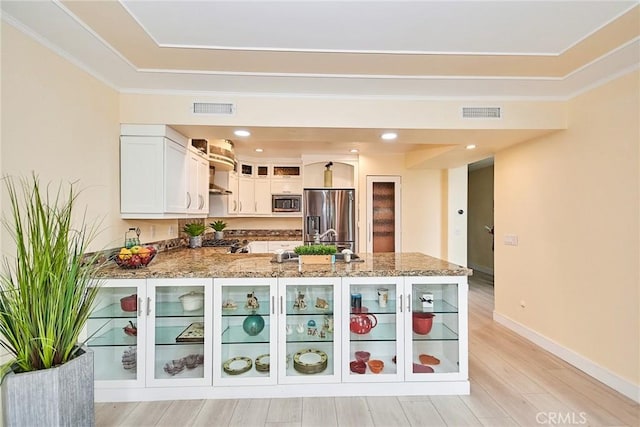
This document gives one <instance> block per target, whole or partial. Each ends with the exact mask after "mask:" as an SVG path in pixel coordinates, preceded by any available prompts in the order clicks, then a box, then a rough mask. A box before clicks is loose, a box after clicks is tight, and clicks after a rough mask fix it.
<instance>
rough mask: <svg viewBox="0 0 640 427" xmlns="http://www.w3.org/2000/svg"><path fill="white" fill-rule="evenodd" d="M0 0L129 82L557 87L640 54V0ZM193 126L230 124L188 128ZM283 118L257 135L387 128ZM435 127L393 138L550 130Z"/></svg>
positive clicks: (336, 87) (56, 46) (504, 89)
mask: <svg viewBox="0 0 640 427" xmlns="http://www.w3.org/2000/svg"><path fill="white" fill-rule="evenodd" d="M0 4H1V7H2V18H3V20H4V21H5V22H7V23H10V24H11V25H14V26H15V27H17V28H18V29H20V30H22V31H23V32H25V33H27V34H29V35H31V36H32V37H34V38H36V39H37V40H39V41H40V42H41V43H43V44H45V45H46V46H48V47H50V48H51V49H53V50H55V51H56V52H58V53H60V54H61V55H63V56H64V57H66V58H68V59H69V60H71V61H72V62H73V63H75V64H76V65H78V66H80V67H81V68H83V69H85V70H87V71H88V72H90V73H91V74H93V75H94V76H96V77H97V78H99V79H101V80H102V81H104V82H105V83H107V84H108V85H110V86H112V87H114V88H115V89H117V90H119V91H122V92H144V93H199V94H208V93H220V94H224V93H226V94H244V93H246V94H264V95H290V94H295V96H323V97H324V96H329V97H384V98H397V99H416V98H424V99H439V98H448V99H451V98H461V99H512V100H513V99H549V100H562V99H568V98H570V97H572V96H574V95H575V94H577V93H580V92H581V91H583V90H585V89H586V88H589V87H593V86H594V85H597V84H599V83H601V82H603V81H607V80H609V79H611V78H612V77H615V76H617V75H621V74H623V73H626V72H629V71H630V70H632V69H637V68H638V66H639V64H640V6H639V5H638V1H636V0H629V1H627V0H608V1H297V2H292V1H281V2H277V1H67V0H61V1H44V0H43V1H6V0H3V1H2V2H1V3H0ZM198 129H199V132H198V133H200V134H206V135H211V136H209V137H220V138H228V137H229V136H228V135H229V134H230V132H231V131H232V128H231V127H207V128H204V127H200V128H195V129H194V128H193V127H185V128H184V129H183V131H185V132H186V131H189V132H192V131H193V132H197V131H198ZM279 129H280V131H279V132H277V131H274V130H273V129H272V130H270V131H269V132H268V133H266V132H265V135H264V137H263V138H260V137H259V135H260V134H261V133H263V132H264V129H256V132H254V135H253V136H252V142H251V144H262V143H272V144H273V146H274V148H275V147H276V146H277V143H276V141H280V144H281V145H283V150H286V147H287V141H291V140H292V138H297V139H298V142H300V143H301V144H298V145H300V146H301V147H305V146H306V147H309V146H313V147H314V148H313V149H314V150H315V151H316V152H323V151H327V152H330V151H332V150H335V147H336V145H338V144H339V141H342V142H344V144H347V143H349V142H351V143H352V144H355V145H358V144H359V145H360V147H358V148H360V149H363V148H364V149H366V147H367V145H365V146H364V147H363V146H362V143H364V142H370V139H371V140H373V138H377V136H378V135H379V130H377V129H364V130H358V129H351V130H345V131H344V132H342V131H341V133H340V135H339V137H337V136H336V135H334V134H331V133H330V132H328V130H326V129H324V130H323V129H321V128H308V129H306V130H305V129H300V130H298V131H296V130H295V128H279ZM309 129H312V130H314V129H315V130H314V132H313V134H314V135H313V137H309V138H308V140H307V139H305V138H302V137H301V136H300V133H301V132H304V133H305V135H306V134H309ZM337 131H338V130H336V131H335V132H337ZM335 132H334V133H335ZM438 132H439V131H436V130H419V129H417V130H413V131H411V132H405V135H403V136H405V137H409V136H411V138H409V139H408V140H407V141H405V142H404V143H403V142H400V145H399V146H398V148H395V149H389V150H390V151H393V150H399V151H404V152H409V151H413V150H415V149H416V145H415V144H416V143H415V141H421V143H425V142H426V143H429V144H433V148H434V149H437V148H438V144H441V143H443V142H446V141H450V140H457V141H465V140H474V141H477V142H479V145H482V146H484V147H485V152H487V153H488V152H495V149H499V148H500V147H504V146H507V145H509V144H512V143H516V142H520V141H523V140H526V139H528V138H531V137H534V136H537V135H539V134H541V133H543V132H544V131H542V130H540V131H531V130H519V131H499V130H496V131H489V130H487V131H482V132H479V131H476V132H472V131H454V130H451V131H447V134H445V135H444V136H443V135H442V133H438ZM291 135H295V137H292V136H291ZM189 136H191V135H189ZM198 137H202V136H198ZM485 140H486V141H485ZM303 142H306V143H307V144H303ZM356 143H358V144H356ZM402 144H404V145H402ZM242 145H246V147H245V148H246V149H247V150H250V149H251V148H252V146H250V145H249V143H246V144H245V143H242V144H241V146H242ZM490 146H491V147H490ZM288 148H289V149H290V148H291V144H289V145H288ZM300 150H301V151H304V150H306V149H305V148H301V149H300ZM282 152H284V151H282ZM467 158H468V155H467ZM456 161H457V160H456Z"/></svg>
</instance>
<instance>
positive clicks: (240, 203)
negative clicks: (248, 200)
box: [238, 202, 242, 211]
mask: <svg viewBox="0 0 640 427" xmlns="http://www.w3.org/2000/svg"><path fill="white" fill-rule="evenodd" d="M238 204H239V205H240V210H241V211H242V202H238Z"/></svg>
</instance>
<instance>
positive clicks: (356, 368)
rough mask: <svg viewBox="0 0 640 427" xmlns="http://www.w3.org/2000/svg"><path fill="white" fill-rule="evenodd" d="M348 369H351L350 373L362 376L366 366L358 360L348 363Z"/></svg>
mask: <svg viewBox="0 0 640 427" xmlns="http://www.w3.org/2000/svg"><path fill="white" fill-rule="evenodd" d="M349 368H350V369H351V372H355V373H356V374H364V373H365V371H366V370H367V365H366V364H365V363H364V362H361V361H359V360H354V361H352V362H351V363H349Z"/></svg>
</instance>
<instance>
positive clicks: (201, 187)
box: [187, 149, 209, 218]
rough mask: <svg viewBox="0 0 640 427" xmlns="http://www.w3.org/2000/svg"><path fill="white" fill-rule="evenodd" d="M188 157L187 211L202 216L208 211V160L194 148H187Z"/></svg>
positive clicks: (193, 215)
mask: <svg viewBox="0 0 640 427" xmlns="http://www.w3.org/2000/svg"><path fill="white" fill-rule="evenodd" d="M188 159H189V160H188V163H189V167H188V176H189V185H188V188H187V212H188V213H189V214H190V216H191V217H203V218H204V217H206V216H207V214H208V213H209V161H208V159H207V158H206V156H205V155H202V154H200V153H199V152H198V151H197V150H195V149H189V156H188Z"/></svg>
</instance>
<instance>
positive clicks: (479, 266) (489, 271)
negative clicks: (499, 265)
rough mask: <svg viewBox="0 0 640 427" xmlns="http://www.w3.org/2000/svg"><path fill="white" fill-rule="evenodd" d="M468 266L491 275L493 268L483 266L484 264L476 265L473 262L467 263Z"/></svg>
mask: <svg viewBox="0 0 640 427" xmlns="http://www.w3.org/2000/svg"><path fill="white" fill-rule="evenodd" d="M469 268H470V269H472V270H475V271H479V272H481V273H485V274H490V275H492V276H493V268H491V267H485V266H484V265H477V264H473V263H469Z"/></svg>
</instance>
